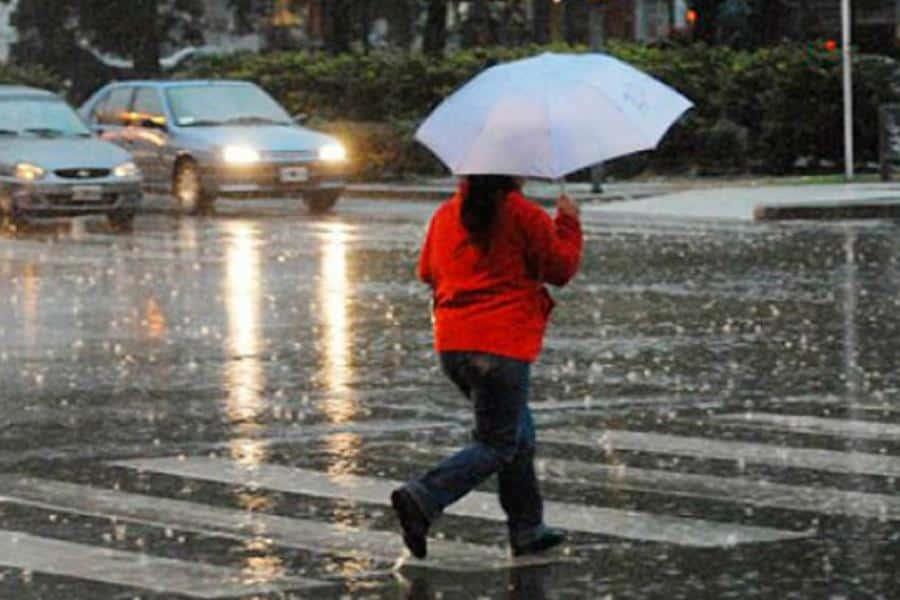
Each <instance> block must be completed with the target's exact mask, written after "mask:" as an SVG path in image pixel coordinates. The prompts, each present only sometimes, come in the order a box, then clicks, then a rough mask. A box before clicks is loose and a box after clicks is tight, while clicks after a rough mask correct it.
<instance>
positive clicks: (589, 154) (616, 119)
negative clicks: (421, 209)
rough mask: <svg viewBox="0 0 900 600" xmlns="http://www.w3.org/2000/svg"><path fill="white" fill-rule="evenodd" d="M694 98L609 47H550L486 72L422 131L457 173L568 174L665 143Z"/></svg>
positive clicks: (445, 104) (436, 112)
mask: <svg viewBox="0 0 900 600" xmlns="http://www.w3.org/2000/svg"><path fill="white" fill-rule="evenodd" d="M691 106H693V104H692V103H691V102H690V100H688V99H687V98H685V97H684V96H682V95H681V94H679V93H678V92H676V91H675V90H673V89H672V88H670V87H669V86H667V85H665V84H663V83H661V82H659V81H657V80H656V79H654V78H652V77H650V76H649V75H647V74H646V73H643V72H641V71H639V70H637V69H635V68H634V67H632V66H631V65H629V64H627V63H624V62H622V61H620V60H617V59H615V58H613V57H611V56H608V55H606V54H553V53H545V54H541V55H540V56H536V57H533V58H527V59H524V60H518V61H514V62H510V63H506V64H502V65H498V66H495V67H491V68H490V69H487V70H486V71H484V72H482V73H481V74H479V75H478V76H476V77H475V78H474V79H472V80H471V81H469V82H468V83H466V84H465V85H464V86H463V87H462V88H460V89H459V90H457V91H456V92H454V93H453V94H452V95H451V96H450V97H448V98H447V99H446V100H444V101H443V102H442V103H441V104H440V106H438V107H437V108H436V109H435V110H434V112H432V113H431V115H429V117H428V118H427V119H426V120H425V122H424V123H422V125H421V127H419V129H418V131H417V132H416V139H417V140H419V141H420V142H422V143H423V144H424V145H425V146H427V147H428V148H429V149H431V151H432V152H434V153H435V154H436V155H437V157H438V158H440V159H441V160H442V161H443V162H444V163H445V164H446V165H447V166H448V167H449V168H450V170H451V171H452V172H453V173H454V174H457V175H471V174H483V173H494V174H503V175H519V176H524V177H539V178H547V179H558V178H560V177H563V176H564V175H566V174H567V173H571V172H573V171H577V170H579V169H582V168H584V167H588V166H591V165H595V164H597V163H601V162H603V161H606V160H609V159H611V158H615V157H617V156H623V155H625V154H631V153H632V152H638V151H640V150H649V149H652V148H655V147H656V146H657V145H658V144H659V142H660V140H661V139H662V137H663V135H664V134H665V132H666V131H667V130H668V129H669V127H670V126H671V125H672V124H673V123H674V122H675V121H676V120H677V119H678V118H679V117H680V116H681V115H682V114H683V113H684V112H685V111H686V110H687V109H689V108H690V107H691Z"/></svg>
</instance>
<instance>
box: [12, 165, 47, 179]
mask: <svg viewBox="0 0 900 600" xmlns="http://www.w3.org/2000/svg"><path fill="white" fill-rule="evenodd" d="M46 174H47V171H45V170H44V169H43V168H42V167H39V166H37V165H33V164H31V163H26V162H21V163H19V164H17V165H16V179H22V180H23V181H36V180H38V179H43V178H44V176H45V175H46Z"/></svg>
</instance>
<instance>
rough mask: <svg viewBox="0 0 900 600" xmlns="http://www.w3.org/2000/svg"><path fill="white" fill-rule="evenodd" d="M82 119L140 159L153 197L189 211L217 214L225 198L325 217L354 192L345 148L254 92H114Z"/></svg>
mask: <svg viewBox="0 0 900 600" xmlns="http://www.w3.org/2000/svg"><path fill="white" fill-rule="evenodd" d="M81 115H82V117H83V118H84V119H85V120H86V121H88V123H90V124H91V126H92V127H93V128H94V130H95V131H96V132H97V133H99V134H100V135H101V136H102V137H103V138H104V139H106V140H109V141H111V142H114V143H116V144H119V145H120V146H122V147H123V148H125V149H127V150H128V151H129V152H131V153H132V154H133V155H134V157H135V160H136V161H137V164H138V167H140V169H141V171H142V172H143V174H144V186H145V189H147V190H148V191H157V192H162V193H171V194H173V195H174V196H175V198H176V200H177V202H178V203H179V206H180V208H181V210H182V211H184V212H189V213H204V212H208V211H210V210H211V209H212V208H213V204H214V202H215V200H216V198H218V197H221V196H231V197H290V198H298V199H300V198H302V199H303V200H304V201H305V203H306V205H307V207H308V208H309V210H311V211H312V212H324V211H327V210H329V209H331V207H332V206H334V204H335V202H337V200H338V198H339V197H340V195H341V193H342V192H343V190H344V187H345V172H346V169H347V153H346V151H345V149H344V147H343V146H342V145H341V144H340V143H339V142H338V140H336V139H335V138H333V137H330V136H328V135H325V134H322V133H318V132H315V131H312V130H310V129H307V128H305V127H303V126H301V125H299V124H298V123H297V122H295V119H293V118H292V117H291V116H290V115H288V113H287V112H286V111H285V110H284V108H282V107H281V106H280V105H279V104H278V103H277V102H276V101H275V100H273V99H272V98H271V96H269V95H268V94H266V92H264V91H263V90H262V89H260V88H259V87H257V86H256V85H254V84H252V83H247V82H242V81H129V82H119V83H112V84H109V85H107V86H105V87H103V88H102V89H100V90H99V91H98V92H97V93H96V94H94V95H93V96H92V97H91V98H90V99H89V100H88V101H87V102H86V103H85V104H84V105H83V106H82V107H81Z"/></svg>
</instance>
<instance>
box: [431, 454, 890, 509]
mask: <svg viewBox="0 0 900 600" xmlns="http://www.w3.org/2000/svg"><path fill="white" fill-rule="evenodd" d="M457 450H458V448H450V447H436V448H430V449H427V450H423V449H419V452H420V453H423V454H428V455H430V456H434V457H435V458H437V457H438V456H440V457H443V456H450V455H451V454H452V453H454V452H456V451H457ZM535 466H536V468H537V470H538V473H539V474H540V475H541V479H542V480H546V481H548V482H555V483H583V484H586V485H596V486H600V487H607V488H615V489H621V490H631V491H637V492H650V493H654V494H666V495H672V496H683V497H689V498H703V499H712V500H724V501H728V502H733V503H735V504H749V505H751V506H761V507H763V506H765V507H773V508H783V509H786V510H797V511H803V512H815V513H821V514H829V515H848V516H854V517H864V518H872V519H881V520H885V521H900V496H891V495H887V494H870V493H864V492H848V491H844V490H839V489H834V488H820V487H809V486H800V485H785V484H780V483H773V482H770V481H765V480H755V479H744V478H738V477H715V476H711V475H695V474H693V473H673V472H671V471H661V470H658V469H640V468H637V467H629V466H627V465H604V464H594V463H589V462H584V461H576V460H561V459H555V458H541V459H538V460H536V461H535Z"/></svg>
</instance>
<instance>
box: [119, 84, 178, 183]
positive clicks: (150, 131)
mask: <svg viewBox="0 0 900 600" xmlns="http://www.w3.org/2000/svg"><path fill="white" fill-rule="evenodd" d="M129 121H130V125H131V131H130V134H129V137H130V139H131V146H130V148H129V150H130V151H131V154H132V156H134V160H135V162H136V163H137V164H138V166H139V167H140V168H141V171H142V172H143V174H144V182H145V183H146V184H147V185H148V186H151V187H158V186H160V185H162V184H165V183H167V182H168V174H167V172H166V170H165V168H164V166H163V157H164V155H165V148H166V144H167V142H168V140H169V133H168V122H167V119H166V114H165V110H164V109H163V103H162V97H161V96H160V93H159V90H158V89H157V88H156V87H151V86H140V87H138V88H137V89H136V91H135V94H134V102H133V104H132V108H131V113H130V114H129Z"/></svg>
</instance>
